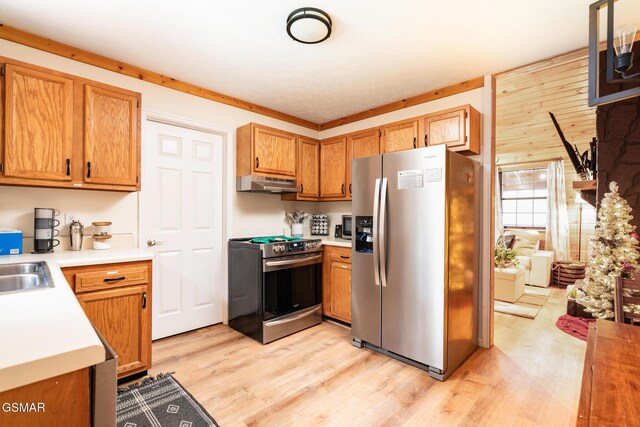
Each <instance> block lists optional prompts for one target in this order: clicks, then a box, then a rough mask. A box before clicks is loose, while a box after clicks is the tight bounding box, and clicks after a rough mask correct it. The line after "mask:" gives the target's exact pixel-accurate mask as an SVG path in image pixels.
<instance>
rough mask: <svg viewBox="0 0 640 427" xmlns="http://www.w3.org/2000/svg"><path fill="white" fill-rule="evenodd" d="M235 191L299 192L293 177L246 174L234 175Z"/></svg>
mask: <svg viewBox="0 0 640 427" xmlns="http://www.w3.org/2000/svg"><path fill="white" fill-rule="evenodd" d="M236 191H248V192H251V193H299V192H300V189H299V188H298V187H297V186H296V180H295V179H282V178H271V177H268V176H257V175H246V176H238V177H236Z"/></svg>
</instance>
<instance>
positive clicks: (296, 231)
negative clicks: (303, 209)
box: [291, 223, 304, 237]
mask: <svg viewBox="0 0 640 427" xmlns="http://www.w3.org/2000/svg"><path fill="white" fill-rule="evenodd" d="M303 235H304V224H299V223H296V224H291V236H292V237H302V236H303Z"/></svg>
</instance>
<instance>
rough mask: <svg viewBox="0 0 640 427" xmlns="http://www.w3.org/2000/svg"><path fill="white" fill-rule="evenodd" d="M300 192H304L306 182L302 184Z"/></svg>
mask: <svg viewBox="0 0 640 427" xmlns="http://www.w3.org/2000/svg"><path fill="white" fill-rule="evenodd" d="M300 193H304V184H300Z"/></svg>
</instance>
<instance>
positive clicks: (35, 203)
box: [0, 40, 318, 243]
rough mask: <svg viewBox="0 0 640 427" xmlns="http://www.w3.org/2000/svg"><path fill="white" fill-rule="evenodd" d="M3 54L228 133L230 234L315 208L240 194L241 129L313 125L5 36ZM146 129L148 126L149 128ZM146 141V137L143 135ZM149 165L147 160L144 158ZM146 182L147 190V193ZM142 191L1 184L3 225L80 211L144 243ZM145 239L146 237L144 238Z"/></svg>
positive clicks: (278, 226) (251, 231)
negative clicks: (136, 96) (41, 212)
mask: <svg viewBox="0 0 640 427" xmlns="http://www.w3.org/2000/svg"><path fill="white" fill-rule="evenodd" d="M0 54H1V55H3V56H6V57H9V58H13V59H17V60H19V61H24V62H27V63H31V64H36V65H40V66H43V67H47V68H51V69H54V70H58V71H62V72H66V73H69V74H73V75H77V76H81V77H85V78H88V79H92V80H97V81H100V82H104V83H107V84H111V85H114V86H119V87H123V88H126V89H130V90H133V91H137V92H141V93H142V109H143V112H144V111H154V112H158V113H162V114H169V115H173V116H177V117H183V118H186V119H189V120H194V121H199V122H203V123H207V124H210V125H211V126H214V127H216V128H221V129H224V130H225V131H226V132H227V133H228V145H229V146H228V157H229V158H228V159H227V160H228V161H227V176H226V178H227V183H228V184H229V185H227V190H228V193H229V196H230V198H229V201H230V204H231V215H229V216H230V218H228V221H227V225H228V235H229V236H231V237H234V236H245V235H257V234H263V235H264V234H271V233H281V232H282V228H283V227H284V226H286V223H285V219H284V211H285V209H294V208H295V207H296V206H298V208H302V209H307V210H309V209H311V208H309V204H308V203H291V202H281V201H280V197H279V196H277V195H263V194H236V192H235V191H233V181H234V178H235V143H234V142H235V129H236V128H237V127H239V126H242V125H244V124H246V123H249V122H251V121H255V122H258V123H262V124H265V125H269V126H274V127H278V128H280V129H284V130H288V131H291V132H296V133H299V134H303V135H307V136H311V137H317V136H318V133H317V132H316V131H313V130H311V129H307V128H303V127H301V126H297V125H292V124H290V123H286V122H283V121H280V120H276V119H272V118H270V117H266V116H262V115H259V114H255V113H252V112H249V111H245V110H241V109H238V108H233V107H230V106H227V105H223V104H219V103H216V102H213V101H209V100H206V99H203V98H198V97H195V96H192V95H188V94H185V93H182V92H178V91H174V90H172V89H167V88H164V87H162V86H158V85H154V84H151V83H147V82H144V81H141V80H137V79H134V78H131V77H127V76H123V75H120V74H117V73H113V72H111V71H107V70H103V69H101V68H97V67H93V66H90V65H87V64H83V63H80V62H77V61H72V60H69V59H66V58H63V57H60V56H56V55H52V54H49V53H46V52H42V51H39V50H36V49H32V48H29V47H26V46H22V45H19V44H16V43H12V42H8V41H5V40H0ZM143 133H144V128H143ZM143 140H144V137H143ZM143 167H144V159H143ZM144 184H145V183H144V182H143V183H142V188H143V191H144V188H145V186H144ZM139 197H141V195H140V194H138V193H130V194H124V193H117V192H95V191H74V190H51V189H38V188H18V187H6V186H0V200H1V201H2V204H1V205H0V206H1V207H0V227H17V228H21V229H23V230H24V232H25V236H32V235H33V223H32V220H33V215H32V213H33V208H34V207H55V208H58V209H60V210H61V211H62V214H63V217H64V214H65V213H77V214H79V215H80V218H81V220H82V221H83V223H84V224H87V223H90V222H91V221H94V220H110V221H112V222H113V231H114V233H130V234H133V236H134V238H133V241H134V243H137V241H138V232H139V230H138V199H139ZM143 237H144V236H143Z"/></svg>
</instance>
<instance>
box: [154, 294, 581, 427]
mask: <svg viewBox="0 0 640 427" xmlns="http://www.w3.org/2000/svg"><path fill="white" fill-rule="evenodd" d="M563 294H564V291H563V290H559V289H555V290H554V291H553V293H552V296H551V298H550V299H549V301H547V303H546V304H545V305H544V307H543V308H542V310H541V312H540V314H539V315H538V317H537V318H536V319H535V320H529V319H523V318H518V317H514V316H509V315H506V314H500V313H496V315H495V319H496V331H495V342H496V345H495V346H494V347H493V348H492V349H490V350H486V349H478V350H477V351H476V352H475V353H474V354H473V355H472V356H471V357H470V358H469V360H467V361H466V362H465V363H464V364H463V365H462V366H461V367H460V368H459V369H458V370H457V371H456V372H455V373H454V374H453V375H452V376H451V377H450V378H449V379H447V380H446V381H445V382H439V381H436V380H434V379H432V378H430V377H429V375H428V374H427V373H426V372H424V371H421V370H419V369H417V368H414V367H411V366H408V365H406V364H404V363H401V362H398V361H396V360H394V359H391V358H389V357H386V356H383V355H380V354H378V353H376V352H373V351H371V350H368V349H357V348H355V347H353V346H352V345H351V340H350V334H349V330H348V329H347V328H344V327H341V326H337V325H335V324H331V323H327V322H324V323H322V324H321V325H319V326H315V327H313V328H310V329H307V330H305V331H302V332H299V333H297V334H294V335H292V336H289V337H286V338H283V339H281V340H278V341H276V342H273V343H271V344H269V345H266V346H263V345H261V344H259V343H257V342H255V341H253V340H251V339H249V338H247V337H245V336H243V335H242V334H240V333H238V332H236V331H234V330H232V329H230V328H228V327H227V326H224V325H216V326H212V327H208V328H204V329H200V330H197V331H194V332H189V333H186V334H182V335H179V336H175V337H170V338H166V339H163V340H159V341H156V342H154V343H153V359H154V367H153V369H152V370H151V371H150V374H152V375H154V374H157V373H159V372H175V374H174V375H175V377H176V378H177V379H178V380H179V381H180V382H181V383H182V384H183V385H184V386H185V387H186V388H187V389H188V390H189V392H191V393H192V394H193V395H194V396H195V397H196V399H198V401H199V402H200V403H201V404H202V405H203V406H204V407H205V408H206V409H207V410H208V411H209V412H210V413H211V414H212V415H213V416H214V418H215V419H216V420H217V421H218V422H219V423H220V425H221V426H223V427H227V426H244V425H249V426H253V425H261V426H293V425H295V426H306V425H311V426H324V425H328V426H349V427H355V426H378V425H384V426H398V425H407V426H427V425H433V426H449V425H451V426H454V425H466V426H478V425H491V426H519V427H524V426H534V425H540V426H569V425H575V418H576V413H577V408H578V396H579V393H580V380H581V376H582V365H583V360H584V353H585V348H586V344H585V343H584V342H582V341H580V340H578V339H576V338H573V337H571V336H569V335H567V334H565V333H563V332H561V331H559V330H558V329H557V328H556V327H555V321H556V319H557V318H558V316H560V315H561V314H563V313H564V312H565V310H566V307H565V304H566V303H565V301H566V300H565V299H564V297H563Z"/></svg>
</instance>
